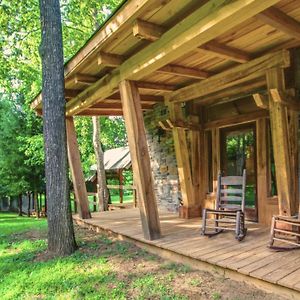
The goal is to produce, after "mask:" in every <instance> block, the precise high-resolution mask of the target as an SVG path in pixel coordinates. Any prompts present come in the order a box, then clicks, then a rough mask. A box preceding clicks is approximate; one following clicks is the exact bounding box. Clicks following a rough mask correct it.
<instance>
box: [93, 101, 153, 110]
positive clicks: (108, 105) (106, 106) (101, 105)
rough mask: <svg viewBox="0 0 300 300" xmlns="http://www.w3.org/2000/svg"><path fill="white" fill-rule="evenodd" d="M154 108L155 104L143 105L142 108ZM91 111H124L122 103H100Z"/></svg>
mask: <svg viewBox="0 0 300 300" xmlns="http://www.w3.org/2000/svg"><path fill="white" fill-rule="evenodd" d="M152 107H153V104H149V103H148V104H142V108H143V109H146V110H147V109H152ZM90 108H91V109H94V108H97V109H101V108H102V109H114V110H116V109H122V104H121V102H120V103H107V102H106V103H103V102H100V103H96V104H94V105H93V106H92V107H90Z"/></svg>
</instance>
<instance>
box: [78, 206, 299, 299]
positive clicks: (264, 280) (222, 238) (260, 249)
mask: <svg viewBox="0 0 300 300" xmlns="http://www.w3.org/2000/svg"><path fill="white" fill-rule="evenodd" d="M159 217H160V224H161V232H162V237H161V238H160V239H158V240H155V241H149V240H146V239H145V238H144V236H143V231H142V226H141V221H140V216H139V211H138V209H128V210H126V212H124V211H110V212H102V213H93V214H92V218H91V219H87V220H82V219H81V218H79V216H78V215H75V216H74V217H73V218H74V220H75V222H76V223H78V224H79V225H81V226H86V227H88V228H89V229H92V230H95V231H97V232H103V231H104V232H110V233H112V234H113V235H115V236H116V237H118V238H119V239H122V240H128V241H131V242H134V243H135V244H137V245H138V246H140V247H142V248H144V249H146V250H148V251H150V252H152V253H154V254H158V255H160V256H162V257H164V258H167V259H172V260H175V261H177V262H180V263H186V264H189V265H191V266H192V267H194V268H201V269H206V270H210V271H218V272H220V273H221V274H224V276H225V278H226V277H229V278H232V279H235V280H241V281H246V282H248V283H250V284H254V285H256V286H258V287H260V288H263V289H266V290H267V291H269V292H274V293H276V294H278V295H282V296H285V297H287V298H288V299H298V298H299V292H300V267H299V252H298V251H297V250H293V251H290V252H274V251H272V250H270V249H268V248H267V247H266V246H267V242H268V239H269V228H267V227H266V226H262V225H259V224H257V223H249V224H247V226H248V228H249V229H248V235H247V237H246V238H245V240H243V242H241V243H240V242H238V241H236V240H235V239H234V236H233V234H232V233H230V232H228V233H223V234H221V235H219V236H216V237H213V238H208V237H203V236H200V226H201V225H200V223H201V219H200V218H194V219H189V220H186V219H182V218H179V217H178V215H176V214H172V213H161V212H160V214H159Z"/></svg>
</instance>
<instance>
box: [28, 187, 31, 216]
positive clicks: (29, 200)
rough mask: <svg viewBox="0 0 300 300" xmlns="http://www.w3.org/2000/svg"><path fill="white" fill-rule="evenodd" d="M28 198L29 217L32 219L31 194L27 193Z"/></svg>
mask: <svg viewBox="0 0 300 300" xmlns="http://www.w3.org/2000/svg"><path fill="white" fill-rule="evenodd" d="M27 198H28V207H27V216H28V217H30V204H31V194H30V192H28V193H27Z"/></svg>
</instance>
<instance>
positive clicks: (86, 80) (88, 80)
mask: <svg viewBox="0 0 300 300" xmlns="http://www.w3.org/2000/svg"><path fill="white" fill-rule="evenodd" d="M98 79H99V78H97V77H96V76H92V75H88V74H75V76H74V83H75V84H85V85H92V84H93V83H95V82H96V81H97V80H98Z"/></svg>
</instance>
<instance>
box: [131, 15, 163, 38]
mask: <svg viewBox="0 0 300 300" xmlns="http://www.w3.org/2000/svg"><path fill="white" fill-rule="evenodd" d="M165 31H166V29H165V28H164V27H163V26H160V25H157V24H154V23H150V22H147V21H143V20H141V19H137V20H136V21H135V22H134V24H133V27H132V33H133V35H134V36H135V37H137V38H139V39H142V40H147V41H151V42H154V41H156V40H158V39H160V37H161V36H162V35H163V34H164V32H165Z"/></svg>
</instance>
